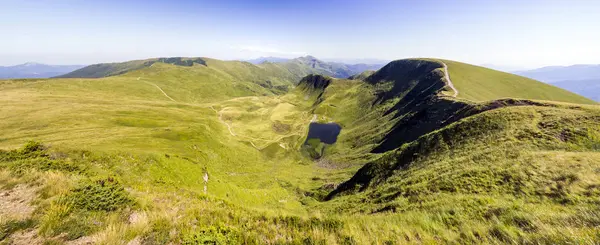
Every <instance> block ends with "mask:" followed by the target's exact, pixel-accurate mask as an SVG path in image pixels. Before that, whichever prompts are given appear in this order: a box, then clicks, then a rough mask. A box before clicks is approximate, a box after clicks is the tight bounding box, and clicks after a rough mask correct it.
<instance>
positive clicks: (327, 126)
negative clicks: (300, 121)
mask: <svg viewBox="0 0 600 245" xmlns="http://www.w3.org/2000/svg"><path fill="white" fill-rule="evenodd" d="M340 131H342V127H341V126H340V125H338V124H337V123H316V122H312V123H310V125H309V126H308V136H307V137H306V141H308V140H309V139H319V140H320V141H321V142H323V143H325V144H333V143H335V142H336V141H337V137H338V135H339V134H340Z"/></svg>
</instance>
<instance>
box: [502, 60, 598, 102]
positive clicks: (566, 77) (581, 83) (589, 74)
mask: <svg viewBox="0 0 600 245" xmlns="http://www.w3.org/2000/svg"><path fill="white" fill-rule="evenodd" d="M514 73H515V74H517V75H521V76H524V77H529V78H532V79H536V80H539V81H542V82H546V83H550V84H552V85H554V86H557V87H559V88H563V89H566V90H569V91H571V92H574V93H577V94H579V95H583V96H585V97H588V98H590V99H593V100H595V101H600V65H572V66H547V67H542V68H538V69H534V70H528V71H518V72H514Z"/></svg>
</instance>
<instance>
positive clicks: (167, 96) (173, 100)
mask: <svg viewBox="0 0 600 245" xmlns="http://www.w3.org/2000/svg"><path fill="white" fill-rule="evenodd" d="M140 78H142V77H138V78H137V80H138V81H139V80H140ZM143 82H145V83H147V84H150V85H152V86H154V87H156V88H157V89H158V90H160V92H162V93H163V94H164V95H165V96H166V97H167V98H169V99H170V100H171V101H173V102H177V101H175V100H174V99H173V98H171V96H169V95H168V94H167V93H165V91H164V90H162V89H161V88H160V87H159V86H158V85H156V84H154V83H151V82H148V81H143Z"/></svg>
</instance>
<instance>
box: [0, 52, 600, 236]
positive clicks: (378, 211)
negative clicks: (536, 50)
mask: <svg viewBox="0 0 600 245" xmlns="http://www.w3.org/2000/svg"><path fill="white" fill-rule="evenodd" d="M147 62H152V63H150V64H146V63H147ZM442 62H443V63H442ZM313 64H314V65H313ZM444 64H446V65H447V66H448V70H449V72H450V74H449V75H450V78H451V79H452V82H453V84H454V86H455V87H456V89H457V90H458V91H459V93H458V97H457V98H455V97H453V96H452V95H453V94H454V93H453V91H452V89H451V88H450V86H448V84H449V81H447V78H446V74H445V70H444ZM109 66H112V68H107V69H100V70H96V71H93V72H90V73H89V74H103V75H96V76H101V77H102V78H97V79H84V78H71V79H49V80H6V81H0V95H1V96H0V103H1V104H2V107H0V115H1V116H2V118H3V119H4V120H2V121H0V135H1V136H0V146H1V147H2V148H4V149H6V150H3V151H0V187H1V188H0V190H1V191H3V193H8V194H9V195H6V196H5V195H0V202H1V203H2V204H6V207H8V208H3V210H2V211H0V215H1V216H0V239H2V241H3V242H5V243H10V242H11V241H15V240H16V239H21V240H22V239H24V237H25V238H31V239H36V237H37V238H39V239H40V240H39V241H40V242H41V241H42V240H45V241H48V242H54V243H63V242H69V241H76V242H85V241H91V242H94V243H100V244H126V243H128V242H130V241H133V242H139V243H142V244H168V243H176V244H177V243H180V244H406V243H426V244H433V243H465V244H473V243H475V244H497V243H517V244H569V243H571V244H582V243H583V244H585V243H590V244H593V243H598V242H600V233H599V232H598V228H597V227H598V225H600V209H598V206H599V204H600V203H598V200H600V188H599V186H600V182H599V180H600V178H599V177H600V176H599V175H600V165H598V162H600V161H599V160H600V108H598V106H597V105H593V104H594V102H592V101H590V100H587V99H585V98H583V97H580V96H577V95H574V94H571V93H569V92H566V91H563V90H560V89H558V88H555V87H552V86H549V85H546V84H543V83H539V82H536V81H532V80H529V79H526V78H522V77H518V76H514V75H509V74H505V73H501V72H497V71H493V70H488V69H484V68H480V67H475V66H471V65H467V64H462V63H458V62H452V61H440V60H433V59H408V60H398V61H394V62H391V63H389V64H388V65H386V66H385V67H383V68H381V69H379V70H378V71H376V72H364V73H361V74H359V75H356V76H353V77H350V78H349V79H336V78H331V77H330V76H341V74H339V73H338V74H332V73H327V72H328V71H331V69H330V68H327V67H325V66H326V65H325V64H319V62H316V61H313V60H311V58H310V57H305V58H304V60H300V61H298V60H296V61H293V60H292V61H289V62H283V63H263V64H261V65H259V66H256V65H252V64H250V63H247V62H237V61H219V60H214V59H208V58H200V59H182V58H170V59H154V60H147V61H134V62H130V63H121V64H118V65H109ZM121 73H122V74H121ZM313 73H315V74H314V75H309V74H313ZM117 74H120V75H117ZM107 75H110V76H109V77H104V76H107ZM346 77H347V76H346ZM584 104H589V105H584ZM310 122H318V123H330V122H335V123H337V124H339V125H340V126H341V127H342V131H341V133H340V135H339V137H338V138H337V142H336V143H335V144H324V143H323V142H321V141H320V140H318V139H308V140H307V139H306V136H307V131H308V125H309V123H310ZM30 139H35V140H38V141H39V142H43V143H37V142H29V143H27V142H28V141H29V140H30ZM205 190H206V191H205ZM8 197H11V198H8ZM13 198H17V199H13ZM19 198H20V199H19ZM15 200H16V201H15ZM21 200H24V201H21ZM3 207H4V206H3ZM4 210H8V212H6V211H4ZM30 243H34V242H30Z"/></svg>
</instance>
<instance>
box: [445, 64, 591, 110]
mask: <svg viewBox="0 0 600 245" xmlns="http://www.w3.org/2000/svg"><path fill="white" fill-rule="evenodd" d="M442 62H444V63H446V65H448V71H449V72H450V79H451V80H452V82H453V83H454V85H455V86H456V88H457V89H458V91H459V95H458V97H459V98H464V99H467V100H472V101H478V102H479V101H487V100H495V99H502V98H518V99H532V100H551V101H560V102H570V103H581V104H596V102H594V101H592V100H589V99H587V98H585V97H583V96H579V95H576V94H574V93H571V92H568V91H566V90H563V89H560V88H558V87H555V86H552V85H549V84H546V83H542V82H538V81H535V80H532V79H529V78H525V77H521V76H517V75H513V74H509V73H505V72H500V71H495V70H492V69H487V68H484V67H478V66H474V65H469V64H465V63H460V62H456V61H449V60H442Z"/></svg>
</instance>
